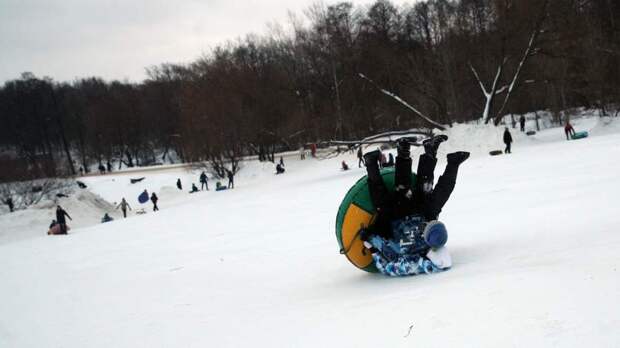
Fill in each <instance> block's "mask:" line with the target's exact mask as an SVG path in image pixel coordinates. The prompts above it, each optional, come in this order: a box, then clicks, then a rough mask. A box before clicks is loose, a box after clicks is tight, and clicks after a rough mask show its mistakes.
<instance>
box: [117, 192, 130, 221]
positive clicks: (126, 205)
mask: <svg viewBox="0 0 620 348" xmlns="http://www.w3.org/2000/svg"><path fill="white" fill-rule="evenodd" d="M118 208H121V211H122V212H123V217H124V218H126V217H127V208H129V210H131V207H130V206H129V203H127V201H126V200H125V197H123V199H121V202H120V203H119V205H118V206H117V207H116V209H118Z"/></svg>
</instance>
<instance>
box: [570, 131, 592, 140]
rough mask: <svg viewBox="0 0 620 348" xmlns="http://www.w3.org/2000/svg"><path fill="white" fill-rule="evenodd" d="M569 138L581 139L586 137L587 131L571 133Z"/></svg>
mask: <svg viewBox="0 0 620 348" xmlns="http://www.w3.org/2000/svg"><path fill="white" fill-rule="evenodd" d="M570 137H571V139H573V140H577V139H583V138H587V137H588V132H586V131H583V132H577V133H575V134H573V135H571V136H570Z"/></svg>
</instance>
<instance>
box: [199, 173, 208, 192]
mask: <svg viewBox="0 0 620 348" xmlns="http://www.w3.org/2000/svg"><path fill="white" fill-rule="evenodd" d="M207 180H208V178H207V174H206V173H205V172H202V173H201V174H200V190H202V189H203V187H206V188H207V191H209V184H208V181H207Z"/></svg>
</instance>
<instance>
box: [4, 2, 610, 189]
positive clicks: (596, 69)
mask: <svg viewBox="0 0 620 348" xmlns="http://www.w3.org/2000/svg"><path fill="white" fill-rule="evenodd" d="M305 16H306V17H307V18H305V20H297V19H295V18H293V19H291V23H288V24H290V25H289V26H290V29H286V30H285V29H273V30H272V32H271V33H270V34H269V35H266V36H261V37H257V36H248V37H247V38H245V39H243V40H239V41H237V42H234V43H228V44H226V45H223V46H220V47H217V48H215V49H214V50H212V51H211V52H210V53H209V54H208V55H206V56H203V57H200V58H198V59H197V60H196V61H194V62H193V63H191V64H186V65H179V64H162V65H160V66H156V67H151V68H149V69H147V73H148V78H147V79H146V80H145V81H144V82H142V83H140V84H132V83H126V82H119V81H113V82H106V81H104V80H102V79H100V78H95V77H92V78H84V79H79V80H76V81H73V82H70V83H68V82H62V83H61V82H56V81H52V80H50V79H45V78H43V79H42V78H37V77H35V76H33V75H31V74H28V73H25V74H23V75H22V76H21V78H19V79H16V80H12V81H8V82H6V83H5V85H4V86H3V87H2V88H1V89H0V122H1V124H2V127H1V129H0V146H2V148H3V149H5V150H7V151H5V152H4V153H5V154H8V155H4V157H2V158H0V166H1V168H0V172H1V173H2V174H1V175H2V178H0V180H9V179H14V178H16V177H24V175H25V174H24V173H28V175H30V176H33V177H40V176H55V175H67V174H74V173H76V172H77V167H83V168H86V169H87V170H88V168H90V167H91V166H92V165H93V164H97V163H107V162H108V161H110V162H112V163H114V166H115V167H116V166H121V165H125V166H128V167H131V166H136V165H145V164H151V163H156V162H162V161H165V160H166V156H168V155H174V156H173V157H174V158H178V159H179V160H181V161H184V162H194V161H210V162H212V163H213V164H215V165H216V166H217V165H219V166H223V165H225V164H226V165H230V164H231V163H232V165H233V168H232V169H233V170H236V164H237V161H238V159H239V158H240V156H243V155H258V156H259V158H260V159H262V160H273V154H274V152H276V151H279V150H286V149H289V150H290V149H297V148H299V146H301V145H303V144H305V143H308V142H317V141H320V140H328V139H335V138H338V139H356V138H361V137H363V136H366V135H369V134H371V133H376V132H379V131H383V130H392V129H403V128H413V127H426V126H428V124H427V123H425V121H424V120H423V119H422V118H419V117H416V115H415V114H414V113H413V112H412V111H411V110H410V109H408V108H406V107H404V106H403V105H402V104H401V103H399V102H397V101H396V100H395V98H392V97H389V96H387V95H386V93H382V91H381V90H380V89H381V88H383V89H385V90H386V91H389V92H391V93H393V94H395V95H397V96H399V97H400V98H402V99H403V100H405V101H407V102H408V103H409V104H411V105H412V106H414V107H415V108H416V109H417V110H419V111H420V112H421V113H422V114H424V115H427V116H428V117H430V118H431V119H433V120H435V121H438V122H440V123H443V124H450V123H452V122H461V121H469V120H476V119H478V120H482V121H485V122H492V121H496V120H498V119H499V117H500V116H501V115H504V114H509V113H525V112H528V111H532V110H540V109H548V110H551V111H552V112H554V113H556V114H557V115H558V117H559V114H560V111H561V110H566V109H569V108H571V107H577V106H586V107H598V108H600V109H601V110H602V112H603V113H604V112H606V107H607V106H609V105H613V104H614V103H617V102H618V101H620V3H619V2H618V1H612V0H590V1H588V0H519V1H513V0H460V1H450V0H429V1H421V2H415V3H412V4H411V5H409V6H405V7H396V6H394V5H393V4H391V3H390V2H389V1H383V0H381V1H377V2H375V3H374V4H372V5H370V6H368V7H364V8H360V7H354V6H352V5H351V4H350V3H346V2H343V3H337V4H334V5H329V6H322V5H314V6H312V7H311V8H309V9H308V11H306V14H305ZM360 74H363V75H365V76H367V77H368V79H362V78H361V77H360ZM370 80H372V81H373V82H371V81H370ZM0 156H2V155H1V154H0ZM231 161H232V162H231Z"/></svg>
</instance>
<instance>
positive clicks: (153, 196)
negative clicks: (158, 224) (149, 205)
mask: <svg viewBox="0 0 620 348" xmlns="http://www.w3.org/2000/svg"><path fill="white" fill-rule="evenodd" d="M158 199H159V198H157V195H156V194H155V192H153V194H152V195H151V202H153V203H157V200H158Z"/></svg>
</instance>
